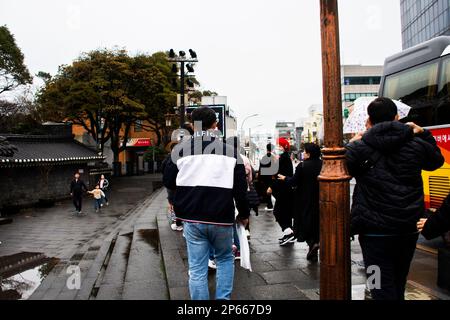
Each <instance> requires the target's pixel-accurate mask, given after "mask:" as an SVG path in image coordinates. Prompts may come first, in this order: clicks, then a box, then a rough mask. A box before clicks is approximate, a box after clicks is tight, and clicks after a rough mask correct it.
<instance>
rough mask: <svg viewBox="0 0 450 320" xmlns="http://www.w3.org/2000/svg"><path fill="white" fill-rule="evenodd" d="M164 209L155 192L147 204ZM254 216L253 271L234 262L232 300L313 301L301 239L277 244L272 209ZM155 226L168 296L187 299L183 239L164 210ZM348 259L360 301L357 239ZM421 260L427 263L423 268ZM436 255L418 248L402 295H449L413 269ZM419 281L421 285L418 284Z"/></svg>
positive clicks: (314, 284)
mask: <svg viewBox="0 0 450 320" xmlns="http://www.w3.org/2000/svg"><path fill="white" fill-rule="evenodd" d="M156 205H157V206H158V207H160V208H164V207H166V206H167V205H166V193H165V192H161V193H160V194H159V195H158V197H156V198H155V199H154V201H153V202H152V206H156ZM260 211H261V213H260V216H258V217H255V216H252V217H251V219H250V229H251V240H250V249H251V262H252V268H253V272H249V271H247V270H244V269H242V268H241V267H240V265H239V262H236V271H235V282H234V292H233V296H232V298H233V299H234V300H317V299H319V287H320V283H319V281H320V265H319V263H314V262H309V261H307V260H306V253H307V250H308V247H307V245H306V244H305V243H295V244H293V245H291V246H287V247H280V246H279V244H278V240H277V239H278V238H279V237H280V235H281V230H280V228H279V227H278V224H277V223H276V222H275V219H274V217H273V214H272V213H266V212H265V211H264V210H260ZM158 230H159V234H160V240H161V248H162V255H163V261H164V264H165V268H166V276H167V281H168V287H169V293H170V299H175V300H189V289H188V275H187V271H188V262H187V253H186V245H185V240H184V238H183V236H182V233H181V232H174V231H172V230H171V229H170V227H169V222H168V218H167V213H166V210H163V212H160V213H159V214H158ZM351 258H352V298H353V299H354V300H364V299H365V282H366V276H365V272H364V269H363V268H362V267H361V262H362V254H361V250H360V247H359V244H358V241H357V240H356V241H353V242H352V243H351ZM424 263H426V264H427V265H428V269H425V266H424ZM436 265H437V259H436V257H433V256H428V255H426V254H425V253H423V252H420V251H418V252H417V253H416V259H415V261H414V263H413V266H412V272H411V275H410V278H412V279H414V281H409V282H408V287H407V299H409V300H416V299H417V300H435V299H446V300H447V299H450V294H449V293H446V292H445V291H443V290H439V289H438V288H436V286H435V285H434V286H433V285H429V284H430V282H429V279H426V280H427V281H428V282H427V281H425V282H423V281H422V280H423V276H422V275H420V274H419V270H421V271H422V272H424V271H425V272H426V270H428V273H430V272H433V270H434V272H435V271H436ZM209 278H210V293H211V297H214V287H215V275H214V272H210V277H209ZM420 282H422V284H421V283H420Z"/></svg>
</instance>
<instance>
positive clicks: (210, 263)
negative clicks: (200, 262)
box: [208, 260, 217, 270]
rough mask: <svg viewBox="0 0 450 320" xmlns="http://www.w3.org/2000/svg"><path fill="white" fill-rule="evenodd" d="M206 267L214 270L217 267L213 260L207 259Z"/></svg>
mask: <svg viewBox="0 0 450 320" xmlns="http://www.w3.org/2000/svg"><path fill="white" fill-rule="evenodd" d="M208 268H210V269H213V270H216V269H217V265H216V262H215V261H214V260H209V261H208Z"/></svg>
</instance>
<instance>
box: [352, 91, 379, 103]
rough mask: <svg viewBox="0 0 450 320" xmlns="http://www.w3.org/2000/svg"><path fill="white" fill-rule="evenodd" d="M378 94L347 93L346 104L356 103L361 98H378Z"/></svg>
mask: <svg viewBox="0 0 450 320" xmlns="http://www.w3.org/2000/svg"><path fill="white" fill-rule="evenodd" d="M376 96H378V93H375V92H363V93H345V94H344V102H354V101H355V100H356V99H358V98H361V97H376Z"/></svg>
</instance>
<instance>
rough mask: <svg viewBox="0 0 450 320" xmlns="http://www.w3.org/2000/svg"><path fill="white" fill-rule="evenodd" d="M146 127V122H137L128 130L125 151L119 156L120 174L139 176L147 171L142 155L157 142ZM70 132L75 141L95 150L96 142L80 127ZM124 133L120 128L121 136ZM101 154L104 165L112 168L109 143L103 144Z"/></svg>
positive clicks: (155, 137) (112, 158) (154, 135)
mask: <svg viewBox="0 0 450 320" xmlns="http://www.w3.org/2000/svg"><path fill="white" fill-rule="evenodd" d="M148 126H149V123H148V122H147V121H139V120H138V121H136V123H135V124H133V125H132V127H131V128H130V131H129V134H128V140H127V144H126V149H125V150H124V151H123V152H121V153H120V154H119V162H120V164H121V173H122V174H125V173H126V174H139V173H143V172H144V171H147V169H148V168H147V165H148V164H147V163H145V162H144V153H145V151H146V150H147V149H148V148H149V147H150V146H153V145H155V144H156V141H157V136H156V134H155V133H154V132H150V131H148V129H146V128H148ZM72 130H73V134H74V137H75V139H76V140H77V141H79V142H80V143H82V144H84V145H86V146H89V147H91V148H93V149H95V148H96V141H95V140H94V139H93V138H92V136H91V135H90V134H89V133H88V132H87V131H86V130H85V129H84V128H83V127H82V126H80V125H74V126H73V129H72ZM124 132H125V130H124V128H122V129H121V135H123V134H124ZM122 141H123V140H122ZM122 141H120V143H122ZM103 154H104V156H105V161H106V163H108V165H109V166H110V167H111V168H112V166H113V161H114V157H113V152H112V150H111V142H110V141H108V142H107V143H106V144H105V146H104V150H103Z"/></svg>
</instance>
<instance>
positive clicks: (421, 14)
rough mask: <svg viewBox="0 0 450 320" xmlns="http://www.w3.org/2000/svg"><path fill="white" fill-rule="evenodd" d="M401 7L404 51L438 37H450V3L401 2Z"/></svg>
mask: <svg viewBox="0 0 450 320" xmlns="http://www.w3.org/2000/svg"><path fill="white" fill-rule="evenodd" d="M400 7H401V21H402V45H403V49H404V50H405V49H408V48H410V47H413V46H415V45H417V44H419V43H422V42H424V41H427V40H430V39H432V38H435V37H437V36H442V35H450V1H448V0H400Z"/></svg>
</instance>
